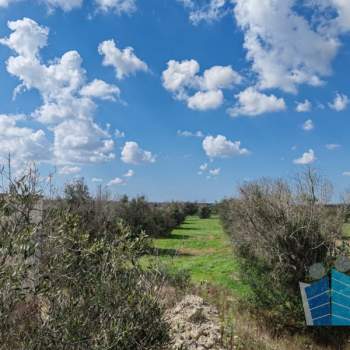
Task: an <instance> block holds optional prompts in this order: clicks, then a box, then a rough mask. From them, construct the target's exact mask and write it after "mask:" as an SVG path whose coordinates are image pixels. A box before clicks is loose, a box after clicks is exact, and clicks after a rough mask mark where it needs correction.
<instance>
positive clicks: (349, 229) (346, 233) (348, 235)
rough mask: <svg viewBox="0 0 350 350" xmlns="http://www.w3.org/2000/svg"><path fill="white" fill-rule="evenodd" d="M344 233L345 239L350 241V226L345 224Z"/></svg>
mask: <svg viewBox="0 0 350 350" xmlns="http://www.w3.org/2000/svg"><path fill="white" fill-rule="evenodd" d="M343 233H344V238H348V239H350V224H344V227H343Z"/></svg>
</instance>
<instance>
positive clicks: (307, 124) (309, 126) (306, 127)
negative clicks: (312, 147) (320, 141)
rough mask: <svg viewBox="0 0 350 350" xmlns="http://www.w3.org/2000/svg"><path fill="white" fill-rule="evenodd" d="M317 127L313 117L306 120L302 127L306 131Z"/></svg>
mask: <svg viewBox="0 0 350 350" xmlns="http://www.w3.org/2000/svg"><path fill="white" fill-rule="evenodd" d="M314 128H315V125H314V122H313V121H312V120H311V119H308V120H306V121H305V123H304V124H303V126H302V129H303V130H305V131H311V130H313V129H314Z"/></svg>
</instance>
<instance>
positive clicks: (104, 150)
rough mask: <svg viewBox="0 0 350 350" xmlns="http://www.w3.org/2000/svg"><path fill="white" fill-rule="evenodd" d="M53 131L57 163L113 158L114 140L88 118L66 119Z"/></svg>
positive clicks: (103, 160)
mask: <svg viewBox="0 0 350 350" xmlns="http://www.w3.org/2000/svg"><path fill="white" fill-rule="evenodd" d="M53 132H54V156H55V159H56V162H57V163H61V164H64V163H69V164H71V163H100V162H105V161H108V160H112V159H114V158H115V155H114V153H113V150H114V141H113V140H112V139H111V138H110V135H109V134H108V133H107V131H105V130H103V129H101V128H100V127H99V126H98V125H97V124H95V123H94V122H92V121H90V120H72V119H71V120H66V121H64V122H62V123H60V124H58V125H57V126H55V127H54V128H53Z"/></svg>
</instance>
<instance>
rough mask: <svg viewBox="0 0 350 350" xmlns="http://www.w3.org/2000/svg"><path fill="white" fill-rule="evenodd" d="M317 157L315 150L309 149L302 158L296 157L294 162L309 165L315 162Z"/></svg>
mask: <svg viewBox="0 0 350 350" xmlns="http://www.w3.org/2000/svg"><path fill="white" fill-rule="evenodd" d="M316 159H317V158H316V156H315V152H314V151H313V150H312V149H309V150H308V151H307V152H305V153H303V155H302V156H301V157H300V158H298V159H295V160H294V164H299V165H307V164H311V163H313V162H315V160H316Z"/></svg>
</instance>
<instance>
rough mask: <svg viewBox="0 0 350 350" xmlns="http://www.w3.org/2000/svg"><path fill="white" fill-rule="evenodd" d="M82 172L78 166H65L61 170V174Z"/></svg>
mask: <svg viewBox="0 0 350 350" xmlns="http://www.w3.org/2000/svg"><path fill="white" fill-rule="evenodd" d="M80 172H81V168H79V167H78V166H65V167H63V168H61V169H60V170H59V174H60V175H73V174H74V175H75V174H78V173H80Z"/></svg>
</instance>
